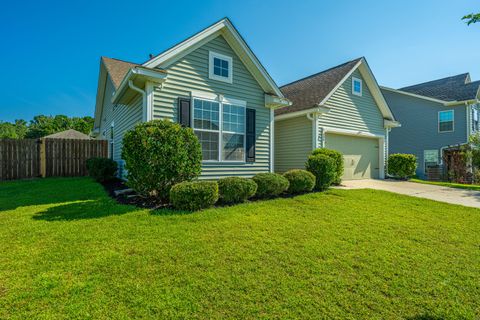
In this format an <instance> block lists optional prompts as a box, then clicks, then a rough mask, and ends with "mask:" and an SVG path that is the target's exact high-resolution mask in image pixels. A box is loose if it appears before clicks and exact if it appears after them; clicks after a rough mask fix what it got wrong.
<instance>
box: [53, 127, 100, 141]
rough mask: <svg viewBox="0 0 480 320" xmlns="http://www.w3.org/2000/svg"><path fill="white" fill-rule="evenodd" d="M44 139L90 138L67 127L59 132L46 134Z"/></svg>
mask: <svg viewBox="0 0 480 320" xmlns="http://www.w3.org/2000/svg"><path fill="white" fill-rule="evenodd" d="M44 138H46V139H76V140H90V139H91V138H90V137H89V136H88V135H86V134H85V133H82V132H80V131H77V130H73V129H69V130H65V131H61V132H57V133H54V134H51V135H48V136H45V137H44Z"/></svg>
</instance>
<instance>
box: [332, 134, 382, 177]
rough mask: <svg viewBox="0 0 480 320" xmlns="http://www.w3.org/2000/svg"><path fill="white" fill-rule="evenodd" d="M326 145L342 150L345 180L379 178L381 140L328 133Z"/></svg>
mask: <svg viewBox="0 0 480 320" xmlns="http://www.w3.org/2000/svg"><path fill="white" fill-rule="evenodd" d="M325 147H326V148H328V149H334V150H337V151H340V152H341V153H342V154H343V158H344V162H345V173H344V174H343V177H342V179H343V180H359V179H378V177H379V172H380V170H379V151H380V148H379V140H378V139H374V138H364V137H355V136H347V135H340V134H332V133H327V134H326V136H325Z"/></svg>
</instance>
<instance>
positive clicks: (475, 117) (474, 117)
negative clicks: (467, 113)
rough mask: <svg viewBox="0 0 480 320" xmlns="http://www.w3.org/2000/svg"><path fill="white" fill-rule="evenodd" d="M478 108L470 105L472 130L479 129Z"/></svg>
mask: <svg viewBox="0 0 480 320" xmlns="http://www.w3.org/2000/svg"><path fill="white" fill-rule="evenodd" d="M479 129H480V128H479V121H478V109H477V107H476V106H474V107H472V132H477V131H479Z"/></svg>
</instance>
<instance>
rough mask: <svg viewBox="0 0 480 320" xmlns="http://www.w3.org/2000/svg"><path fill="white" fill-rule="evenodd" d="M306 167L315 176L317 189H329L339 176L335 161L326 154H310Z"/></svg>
mask: <svg viewBox="0 0 480 320" xmlns="http://www.w3.org/2000/svg"><path fill="white" fill-rule="evenodd" d="M306 167H307V170H308V171H310V172H311V173H313V175H314V176H315V189H316V190H320V191H322V190H326V189H328V188H329V187H330V186H331V185H332V184H333V182H334V181H335V178H336V176H337V175H336V165H335V161H334V160H333V159H332V158H331V157H329V156H326V155H324V154H317V155H314V156H309V157H308V160H307V164H306Z"/></svg>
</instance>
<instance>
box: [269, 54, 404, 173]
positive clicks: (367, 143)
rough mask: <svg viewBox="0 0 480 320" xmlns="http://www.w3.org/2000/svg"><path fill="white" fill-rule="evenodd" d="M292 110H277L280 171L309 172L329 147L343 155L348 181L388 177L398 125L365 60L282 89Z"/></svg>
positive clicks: (277, 161)
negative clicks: (312, 159)
mask: <svg viewBox="0 0 480 320" xmlns="http://www.w3.org/2000/svg"><path fill="white" fill-rule="evenodd" d="M280 89H281V91H282V92H283V94H284V95H285V97H286V98H287V99H289V100H290V101H291V102H292V105H291V106H288V107H285V108H282V109H278V110H276V111H275V168H276V170H277V171H279V172H284V171H287V170H289V169H294V168H304V167H305V162H306V160H307V157H308V155H309V153H310V152H311V151H312V150H313V149H316V148H319V147H326V148H330V149H335V150H338V151H340V152H341V153H342V154H343V155H344V161H345V173H344V176H343V179H344V180H352V179H369V178H380V179H382V178H384V176H385V165H386V160H385V157H386V154H387V153H388V143H389V142H388V136H389V131H390V129H391V128H394V127H397V126H399V123H398V122H396V120H395V118H394V116H393V114H392V112H391V111H390V109H389V106H388V105H387V103H386V101H385V99H384V98H383V95H382V93H381V91H380V88H379V86H378V84H377V81H376V80H375V77H374V76H373V73H372V71H371V70H370V67H369V66H368V63H367V61H366V60H365V58H359V59H356V60H353V61H349V62H347V63H344V64H342V65H339V66H337V67H334V68H331V69H328V70H326V71H322V72H320V73H317V74H314V75H311V76H309V77H306V78H303V79H300V80H297V81H294V82H292V83H289V84H287V85H285V86H283V87H281V88H280Z"/></svg>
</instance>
